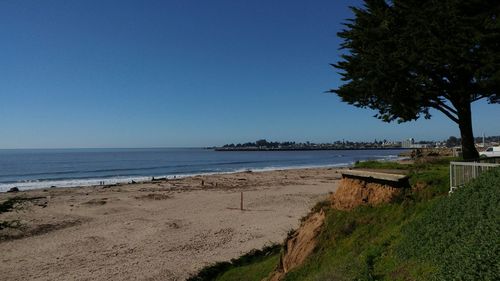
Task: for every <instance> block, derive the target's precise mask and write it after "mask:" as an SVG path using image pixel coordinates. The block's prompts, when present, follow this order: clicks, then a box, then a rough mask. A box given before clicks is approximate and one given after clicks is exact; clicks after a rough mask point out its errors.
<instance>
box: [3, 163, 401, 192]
mask: <svg viewBox="0 0 500 281" xmlns="http://www.w3.org/2000/svg"><path fill="white" fill-rule="evenodd" d="M372 159H373V160H386V161H397V160H400V159H404V157H399V156H397V155H383V156H382V155H380V156H374V157H373V158H372ZM364 161H367V160H364ZM353 164H354V162H344V163H335V164H318V165H314V164H312V165H291V166H268V167H261V168H255V167H247V168H239V169H234V170H229V171H214V172H199V173H185V174H169V175H153V176H137V177H119V178H92V179H68V180H53V181H50V180H49V181H23V182H15V183H4V184H2V183H0V192H5V191H8V190H9V189H11V188H13V187H17V188H19V190H30V189H42V188H50V187H83V186H96V185H100V184H101V182H102V183H103V184H104V185H109V184H117V183H130V182H132V181H135V182H145V181H150V180H151V179H152V177H154V178H168V179H174V178H186V177H193V176H201V175H216V174H232V173H239V172H248V171H251V172H267V171H277V170H293V169H313V168H335V167H345V166H350V165H353Z"/></svg>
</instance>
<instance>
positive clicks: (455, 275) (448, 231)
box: [398, 169, 500, 280]
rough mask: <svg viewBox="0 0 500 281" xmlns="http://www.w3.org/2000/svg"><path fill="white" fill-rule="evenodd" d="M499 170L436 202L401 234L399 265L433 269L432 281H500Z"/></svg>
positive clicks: (484, 175)
mask: <svg viewBox="0 0 500 281" xmlns="http://www.w3.org/2000/svg"><path fill="white" fill-rule="evenodd" d="M499 219H500V169H496V170H494V171H491V172H489V173H486V174H483V175H482V176H481V177H480V178H478V179H477V180H475V181H474V182H472V183H471V184H470V185H468V186H466V187H464V188H460V189H458V190H457V191H455V192H454V193H453V194H452V195H451V196H450V197H449V198H446V199H444V200H438V201H436V202H435V203H434V204H433V205H432V206H431V207H430V208H428V209H427V210H425V211H424V212H423V213H422V214H421V215H420V216H419V217H418V218H416V219H415V220H414V221H412V222H411V223H409V224H408V225H407V226H406V227H404V228H403V230H402V235H403V237H404V239H403V241H402V243H401V244H400V245H399V246H398V253H399V255H400V256H401V258H402V259H415V260H416V261H418V262H422V263H431V264H433V265H434V266H435V267H436V272H435V273H433V274H432V277H433V278H434V279H435V280H498V278H499V277H500V225H499Z"/></svg>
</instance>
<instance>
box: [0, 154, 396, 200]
mask: <svg viewBox="0 0 500 281" xmlns="http://www.w3.org/2000/svg"><path fill="white" fill-rule="evenodd" d="M346 153H347V155H344V154H339V155H334V156H333V158H331V159H327V160H326V161H325V160H322V159H318V161H315V160H314V159H312V160H309V159H307V158H306V160H305V161H296V162H293V161H292V162H287V161H288V160H290V159H293V157H292V158H290V159H286V160H287V161H281V160H280V161H275V160H270V162H269V163H264V164H259V163H257V164H256V163H253V162H249V164H236V165H228V166H224V164H225V163H224V162H221V163H218V162H215V163H213V165H208V166H206V165H205V166H197V165H194V166H193V167H190V168H188V169H186V168H185V167H183V168H180V169H177V168H175V167H176V166H172V165H174V164H175V163H171V164H169V165H170V166H168V167H169V168H168V169H166V170H164V171H163V170H161V169H158V170H156V171H153V170H151V171H145V172H142V171H140V172H137V171H135V170H134V169H133V167H131V168H130V169H129V170H127V171H124V172H116V173H114V172H106V173H100V172H99V171H100V170H96V171H87V170H86V167H75V169H74V171H73V170H72V171H71V174H69V175H59V174H58V171H64V168H60V169H47V170H45V169H43V168H42V169H41V170H40V171H36V172H37V173H40V174H38V175H32V174H30V172H29V171H25V172H22V171H19V172H18V174H15V173H14V174H12V175H10V174H8V173H7V172H6V173H4V174H3V175H2V176H0V179H2V182H0V193H1V192H6V191H8V190H9V189H11V188H14V187H16V188H18V189H19V190H31V189H43V188H51V187H81V186H93V185H110V184H124V183H129V182H144V181H149V180H150V179H151V178H152V177H154V178H168V179H173V178H184V177H190V176H197V175H212V174H223V173H236V172H241V171H247V170H251V171H254V172H259V171H273V170H285V169H301V168H321V167H343V166H350V165H352V164H353V163H354V162H355V161H356V160H363V158H366V159H387V160H391V159H398V154H400V153H399V152H394V153H391V154H390V155H385V154H384V153H376V152H372V153H371V155H368V154H367V155H363V153H362V154H361V155H351V154H349V153H348V152H347V151H346ZM360 156H361V158H360ZM330 157H331V156H330ZM229 159H231V157H230V158H229ZM299 159H300V158H299ZM226 161H228V160H226ZM229 161H231V160H229ZM250 161H252V160H250ZM301 162H305V163H301ZM314 162H317V163H319V164H317V163H314ZM325 162H326V163H325ZM328 162H329V163H328ZM25 164H26V165H28V164H29V163H25ZM229 164H231V162H230V163H229ZM153 168H156V166H154V165H153V166H152V168H151V169H153ZM127 169H128V168H127ZM139 170H140V169H139ZM94 172H96V173H94ZM10 173H13V172H12V171H11V172H10ZM63 174H64V173H63ZM120 174H121V175H120Z"/></svg>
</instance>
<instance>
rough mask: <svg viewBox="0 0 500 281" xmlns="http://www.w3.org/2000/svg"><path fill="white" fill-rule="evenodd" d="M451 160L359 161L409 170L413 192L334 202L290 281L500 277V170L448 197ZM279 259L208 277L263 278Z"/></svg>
mask: <svg viewBox="0 0 500 281" xmlns="http://www.w3.org/2000/svg"><path fill="white" fill-rule="evenodd" d="M449 160H450V159H446V160H439V161H434V162H431V163H417V164H412V165H400V164H397V163H390V164H388V163H389V162H361V163H359V164H357V165H356V166H357V167H360V168H361V167H363V168H368V167H369V168H372V169H373V168H382V169H404V170H407V172H408V174H409V175H410V183H411V184H412V187H413V192H412V194H411V195H410V196H408V197H407V198H406V199H405V200H403V201H401V202H397V203H393V204H384V205H379V206H376V207H369V206H360V207H358V208H355V209H354V210H351V211H339V210H333V209H328V208H327V215H326V219H325V224H324V226H323V230H322V232H321V234H320V236H319V237H318V246H317V248H316V249H315V251H314V253H313V254H312V255H311V256H310V257H309V258H308V259H307V260H306V262H305V263H304V264H303V265H302V266H300V267H298V268H296V269H294V270H292V271H291V272H289V273H288V274H287V275H286V276H285V279H284V280H288V281H290V280H292V281H299V280H300V281H303V280H311V281H328V280H336V281H337V280H338V281H342V280H497V278H498V276H500V258H499V257H500V228H499V225H498V219H499V218H500V205H499V204H500V203H499V202H500V169H496V170H494V171H491V172H489V173H485V174H483V175H482V176H481V177H480V178H478V179H477V180H475V181H473V182H472V183H471V184H469V185H468V186H467V187H464V188H461V189H459V190H457V191H456V192H455V193H453V195H452V196H447V192H448V181H449V175H448V169H449V168H448V167H449V166H448V165H449V164H448V163H449ZM388 166H390V167H388ZM324 207H325V206H323V207H322V208H323V209H325V208H324ZM277 262H278V254H277V253H275V254H273V255H268V256H261V257H260V258H259V259H258V260H257V261H256V262H253V263H246V264H245V265H242V266H238V265H236V266H232V267H231V268H228V269H227V270H226V271H221V272H220V273H219V274H218V275H217V277H214V278H212V279H203V280H262V278H263V276H264V277H265V276H267V275H268V274H269V273H270V272H271V271H272V270H273V269H274V267H275V265H276V264H277ZM200 280H201V279H200Z"/></svg>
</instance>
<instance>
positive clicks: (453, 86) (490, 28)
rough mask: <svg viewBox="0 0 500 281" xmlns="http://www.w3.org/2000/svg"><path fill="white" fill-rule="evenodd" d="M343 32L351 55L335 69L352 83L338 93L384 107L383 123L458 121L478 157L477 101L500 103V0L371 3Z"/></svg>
mask: <svg viewBox="0 0 500 281" xmlns="http://www.w3.org/2000/svg"><path fill="white" fill-rule="evenodd" d="M352 10H353V12H354V19H353V20H350V21H348V22H347V23H346V24H345V26H346V28H345V29H344V30H343V31H342V32H340V33H339V34H338V35H339V37H341V38H342V39H344V42H343V44H342V48H343V49H346V50H347V51H348V53H346V54H344V55H343V56H342V58H343V60H342V61H340V62H338V63H337V64H335V65H334V66H335V67H336V68H338V69H340V70H342V72H341V75H342V76H343V78H342V80H343V81H345V82H346V83H345V84H343V85H342V86H340V87H339V88H337V89H332V90H331V92H334V93H336V94H337V95H339V96H340V97H341V98H342V100H343V101H344V102H347V103H349V104H352V105H354V106H357V107H362V108H370V109H374V110H377V111H378V114H377V115H376V116H377V117H378V118H380V119H382V120H383V121H386V122H390V121H394V120H397V121H399V122H406V121H411V120H416V119H418V118H420V117H424V118H430V117H431V114H430V111H429V110H430V109H431V108H432V109H436V110H438V111H440V112H442V113H444V114H445V115H446V116H447V117H448V118H450V119H451V120H452V121H454V122H455V123H457V124H458V125H459V128H460V132H461V139H462V146H463V153H464V157H465V158H467V159H470V158H477V156H478V154H477V151H476V149H475V147H474V139H473V133H472V122H471V108H470V104H471V103H472V102H474V101H477V100H480V99H483V98H485V99H488V101H489V102H490V103H499V102H500V93H499V90H500V43H498V42H500V22H499V20H498V17H499V15H500V2H499V1H496V0H481V1H479V0H465V1H464V0H441V1H435V0H404V1H403V0H394V1H384V0H365V7H364V8H352Z"/></svg>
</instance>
